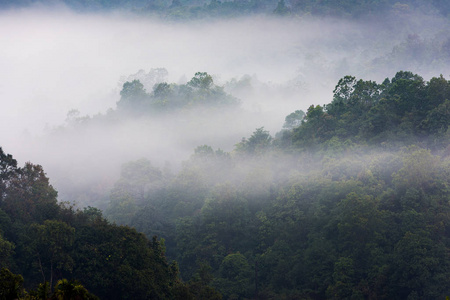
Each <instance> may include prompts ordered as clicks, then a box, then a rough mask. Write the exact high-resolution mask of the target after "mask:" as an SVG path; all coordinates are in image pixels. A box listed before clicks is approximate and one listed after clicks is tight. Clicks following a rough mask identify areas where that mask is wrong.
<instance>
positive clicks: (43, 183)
mask: <svg viewBox="0 0 450 300" xmlns="http://www.w3.org/2000/svg"><path fill="white" fill-rule="evenodd" d="M8 185H9V186H8V193H7V195H6V196H5V197H4V199H3V202H2V203H1V205H2V208H3V210H4V211H5V212H6V213H8V214H9V216H10V217H12V218H14V220H15V221H21V222H24V223H28V222H42V221H44V220H46V219H52V218H54V217H55V216H56V215H57V213H58V211H59V206H58V204H57V200H56V197H57V194H58V193H57V191H56V190H55V189H54V188H53V187H52V186H51V185H50V183H49V179H48V177H47V176H46V174H45V173H44V170H43V168H42V166H40V165H33V164H31V163H29V162H27V163H26V164H25V166H24V167H23V168H21V169H19V170H18V171H17V172H15V173H14V174H13V176H12V177H11V178H10V180H9V183H8Z"/></svg>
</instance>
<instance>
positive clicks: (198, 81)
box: [188, 72, 214, 90]
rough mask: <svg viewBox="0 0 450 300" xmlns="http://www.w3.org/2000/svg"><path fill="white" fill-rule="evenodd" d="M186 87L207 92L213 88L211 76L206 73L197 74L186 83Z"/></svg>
mask: <svg viewBox="0 0 450 300" xmlns="http://www.w3.org/2000/svg"><path fill="white" fill-rule="evenodd" d="M188 85H189V86H191V87H193V88H198V89H202V90H207V89H210V88H211V87H213V85H214V81H213V78H212V76H211V75H209V74H208V73H206V72H197V73H195V75H194V77H192V79H191V80H190V81H189V82H188Z"/></svg>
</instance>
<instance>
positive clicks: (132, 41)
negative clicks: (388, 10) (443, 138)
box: [0, 9, 450, 200]
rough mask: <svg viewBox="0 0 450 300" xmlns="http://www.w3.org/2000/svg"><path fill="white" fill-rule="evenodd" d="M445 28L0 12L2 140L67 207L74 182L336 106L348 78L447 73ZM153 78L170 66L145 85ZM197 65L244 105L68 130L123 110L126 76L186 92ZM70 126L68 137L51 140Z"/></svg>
mask: <svg viewBox="0 0 450 300" xmlns="http://www.w3.org/2000/svg"><path fill="white" fill-rule="evenodd" d="M446 28H449V27H448V21H446V20H442V19H439V18H435V17H433V16H416V15H412V13H411V14H410V15H408V14H407V13H403V14H401V15H396V16H393V18H392V19H387V20H383V21H382V22H376V21H366V22H349V21H342V20H335V19H333V20H325V19H320V20H319V19H312V18H308V17H303V18H292V19H279V18H271V17H264V16H256V17H247V18H239V19H231V20H208V21H198V22H197V21H193V22H189V23H170V22H163V21H160V20H157V19H147V18H143V17H136V16H129V15H123V14H120V13H117V12H113V13H110V14H75V13H73V12H71V11H69V10H67V9H54V10H46V9H40V10H39V9H25V10H15V11H6V12H1V13H0V44H1V45H2V47H1V48H0V99H1V106H2V109H1V110H0V137H1V143H2V144H1V145H0V146H2V147H3V149H4V150H5V151H6V152H8V153H12V154H13V155H14V156H15V157H16V158H17V159H18V160H19V162H20V163H24V162H25V161H31V162H33V163H37V164H42V165H43V166H44V169H45V170H46V171H47V173H48V175H49V177H50V178H51V180H52V182H53V184H54V185H55V187H56V188H57V189H58V190H60V195H62V196H61V197H62V198H63V200H73V199H75V198H77V197H78V198H79V197H80V196H73V195H71V194H70V193H69V192H68V191H67V188H68V187H69V186H77V185H78V186H80V187H81V186H83V185H89V184H91V183H92V182H96V184H97V185H96V186H97V188H98V190H99V191H107V190H108V187H109V186H110V184H111V182H113V181H114V180H115V179H116V178H117V176H118V172H119V168H120V165H121V164H122V163H124V162H127V161H130V160H134V159H138V158H140V157H146V158H148V159H150V160H151V161H152V163H154V164H155V165H156V166H158V167H161V166H163V165H164V164H165V163H166V162H169V163H170V164H171V165H173V166H174V169H176V168H177V166H178V165H179V163H180V162H181V161H183V160H186V159H187V158H188V157H189V156H190V155H191V154H192V152H193V149H194V148H195V147H196V146H198V145H203V144H208V145H210V146H212V147H213V148H215V149H216V148H221V149H224V150H225V151H232V150H233V146H234V144H236V143H238V142H239V141H240V139H241V138H242V137H244V136H245V137H248V136H250V135H251V133H252V132H253V131H254V129H255V128H259V127H262V126H264V128H265V129H266V130H269V131H270V133H271V134H272V136H274V135H275V133H276V132H278V131H279V130H281V128H282V125H283V122H284V117H285V116H287V115H288V114H290V113H291V112H293V111H295V110H298V109H302V110H305V111H306V109H307V108H308V106H309V105H311V104H321V105H322V104H325V103H329V102H330V101H331V97H332V91H333V88H334V86H335V85H336V83H337V81H338V80H339V78H341V77H343V76H345V75H355V76H357V77H358V78H362V79H364V80H377V81H379V82H381V81H382V80H383V79H384V78H386V77H392V76H393V75H394V74H395V72H396V71H398V70H400V69H402V70H411V71H413V72H419V73H420V75H422V76H424V77H425V79H429V78H430V77H431V76H438V75H439V74H440V73H443V74H444V75H448V74H446V72H447V73H448V70H449V61H450V60H446V59H445V58H446V56H445V55H446V54H445V49H446V48H445V47H446V46H445V45H446V43H448V44H449V45H450V42H449V41H450V34H449V32H448V30H447V31H446ZM414 49H416V52H414V53H412V52H413V50H414ZM449 49H450V48H449ZM433 51H434V52H433ZM433 53H437V54H433ZM404 54H408V55H410V56H411V57H412V58H414V59H400V58H401V57H404ZM433 57H434V58H433ZM424 59H431V60H432V63H426V62H424V61H425V60H424ZM433 59H434V60H433ZM152 70H153V71H154V70H160V71H161V72H159V73H155V74H153V75H154V76H153V77H151V76H150V77H149V76H148V74H150V73H151V72H153V71H152ZM164 70H165V71H164ZM198 71H203V72H208V73H209V74H211V75H212V76H213V78H214V81H215V83H216V84H218V85H220V86H223V87H224V88H225V91H227V92H228V93H231V94H232V95H234V96H235V97H237V98H239V99H240V105H239V106H238V107H236V108H234V109H233V110H232V111H226V110H223V111H222V110H216V111H201V110H184V111H181V112H177V113H174V114H172V115H170V114H169V115H165V116H164V117H158V118H153V119H146V120H143V119H139V120H128V121H127V122H121V123H119V124H115V123H114V122H112V123H102V124H101V125H99V126H97V127H95V126H93V125H90V126H89V127H82V126H81V127H76V126H75V127H73V128H70V130H67V127H70V126H69V124H68V123H67V122H66V117H67V112H69V111H71V110H72V109H76V110H79V111H80V115H81V116H83V115H89V116H90V117H93V116H95V115H97V114H102V115H107V111H108V109H115V108H116V102H117V101H118V100H119V99H120V95H119V92H120V89H121V85H122V84H123V83H124V82H125V81H127V80H131V79H140V80H142V81H143V83H144V85H145V88H146V90H147V92H148V93H151V92H152V85H153V84H154V83H158V82H161V81H167V82H169V83H178V84H183V83H186V82H187V81H188V80H189V79H190V78H192V77H193V76H194V74H195V72H198ZM107 124H110V125H107ZM111 124H112V125H111ZM61 125H62V126H63V127H65V128H66V130H62V131H60V132H61V134H55V133H54V132H55V128H56V127H58V126H61ZM72 125H73V124H72ZM91 185H92V184H91ZM99 193H101V192H99Z"/></svg>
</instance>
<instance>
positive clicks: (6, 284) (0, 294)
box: [0, 268, 24, 300]
mask: <svg viewBox="0 0 450 300" xmlns="http://www.w3.org/2000/svg"><path fill="white" fill-rule="evenodd" d="M23 292H24V290H23V277H22V276H21V275H16V274H13V273H11V271H9V270H8V269H6V268H2V269H1V270H0V299H1V300H10V299H19V298H20V297H21V296H22V295H23Z"/></svg>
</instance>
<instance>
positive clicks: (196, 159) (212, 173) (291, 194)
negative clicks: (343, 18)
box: [0, 71, 450, 299]
mask: <svg viewBox="0 0 450 300" xmlns="http://www.w3.org/2000/svg"><path fill="white" fill-rule="evenodd" d="M333 94H334V96H333V99H331V102H330V103H329V104H325V105H311V106H310V107H309V108H308V109H307V110H306V112H303V111H301V110H297V111H295V112H293V113H292V114H290V115H288V116H286V119H285V124H284V128H283V130H281V131H280V132H278V133H276V134H275V135H274V136H272V135H271V134H270V133H269V132H268V131H267V130H265V129H264V127H261V128H257V129H256V130H255V131H254V132H253V133H252V134H251V135H250V136H249V137H246V138H242V140H240V141H236V144H235V146H234V150H233V151H230V152H226V151H223V150H221V149H214V148H213V147H211V146H209V145H201V146H199V147H197V148H195V149H194V152H193V154H192V155H191V157H190V158H189V159H188V160H187V161H185V162H184V163H183V165H182V168H181V170H180V171H179V172H176V173H175V172H172V171H171V170H170V169H169V168H167V169H160V168H158V167H156V166H155V165H154V164H152V162H150V161H149V160H148V159H146V158H142V159H139V160H134V161H130V162H128V163H126V164H124V165H123V166H122V171H121V176H120V179H119V180H118V181H117V182H116V183H115V184H114V186H113V188H112V189H111V192H110V194H109V197H108V205H107V207H106V209H105V210H104V212H101V211H100V210H99V209H96V208H93V207H87V208H84V209H77V208H76V207H74V206H72V205H70V204H68V203H60V202H58V201H57V192H56V191H55V190H54V189H53V188H52V186H51V185H50V184H49V180H48V178H47V177H46V175H45V173H44V171H43V169H42V167H41V166H38V165H33V164H32V163H26V164H25V166H24V167H18V166H17V162H16V161H15V160H14V159H13V157H12V156H11V155H7V154H5V153H4V152H3V151H1V153H0V155H1V157H0V158H1V160H0V162H1V164H0V179H1V181H0V196H1V203H0V232H1V235H0V237H1V240H0V256H1V262H2V263H1V266H0V267H5V268H7V269H3V270H2V274H1V276H5V277H4V278H7V280H3V281H2V282H4V283H2V290H1V291H0V295H3V294H2V293H5V292H11V290H13V293H16V294H14V297H17V296H20V297H25V298H26V297H28V298H31V299H45V298H49V297H59V296H58V295H62V294H61V293H62V292H61V290H62V287H63V286H64V284H66V285H69V284H68V283H70V284H72V286H76V285H77V284H78V285H79V286H80V285H81V286H82V287H83V288H84V290H83V289H81V288H79V289H78V290H82V291H83V293H84V294H83V296H80V297H85V298H86V299H89V297H91V298H95V297H99V298H101V299H220V298H221V297H222V298H223V299H445V297H446V296H448V295H450V284H449V282H448V278H449V275H450V274H449V272H450V271H449V270H450V266H449V264H450V258H449V256H448V253H449V250H450V239H449V238H450V236H449V231H450V202H449V200H450V197H449V196H450V194H449V193H450V158H449V157H450V148H449V147H450V146H449V140H450V131H449V123H450V122H449V121H450V102H449V101H450V81H448V80H447V79H445V78H444V77H443V76H442V75H441V76H438V77H434V78H432V79H430V80H429V81H425V80H424V79H423V78H422V77H420V76H419V75H417V74H413V73H411V72H405V71H401V72H398V73H397V74H395V76H394V77H392V78H390V79H389V78H388V79H386V80H384V81H383V82H382V83H376V82H373V81H365V80H362V79H356V78H354V77H352V76H346V77H344V78H342V79H341V80H340V81H339V82H338V83H337V85H336V88H335V90H334V93H333ZM214 95H219V97H218V98H217V97H216V96H214ZM121 97H122V98H121V100H120V101H119V102H118V105H117V109H116V110H113V111H110V112H109V113H108V114H107V115H104V116H97V117H94V118H91V119H86V118H84V119H83V118H80V119H77V120H75V121H76V122H75V123H72V124H71V126H73V127H72V128H71V130H77V128H80V129H83V128H86V126H89V124H93V123H98V122H105V123H107V124H114V122H123V121H124V120H126V119H127V118H137V117H138V118H154V117H155V115H158V114H171V113H175V112H176V111H179V110H181V111H182V112H186V111H188V110H189V109H190V108H192V107H195V106H197V105H200V106H201V105H206V106H207V107H208V109H217V107H219V108H221V107H224V106H235V105H237V103H238V101H237V100H236V99H235V98H234V97H232V96H230V95H228V94H226V93H225V92H224V91H223V89H221V88H220V87H218V86H216V85H215V84H214V83H213V81H212V78H211V77H210V76H209V75H208V74H207V73H201V72H200V73H197V74H196V75H195V76H194V77H193V79H192V80H191V81H189V82H188V84H186V85H176V84H167V83H159V84H157V85H155V87H154V90H153V92H152V93H149V92H147V91H145V89H144V88H143V86H142V84H141V83H140V82H139V81H137V80H132V81H129V82H125V83H124V84H123V89H122V92H121ZM208 99H209V100H208ZM213 99H218V100H217V101H214V100H213ZM220 99H222V100H220ZM65 130H68V129H67V128H60V129H59V131H60V132H65ZM124 226H125V227H124ZM155 236H157V237H155ZM161 238H162V239H161ZM171 260H174V262H173V263H169V262H168V261H171ZM175 261H176V262H175ZM8 270H10V271H11V272H13V273H10V272H9V271H8ZM14 274H21V276H23V277H20V276H19V275H14ZM64 280H66V281H64ZM74 280H78V281H74ZM7 282H13V283H16V286H15V287H14V288H13V289H11V288H10V287H9V286H8V285H7V284H6V283H7ZM22 282H23V285H24V286H25V289H26V290H27V291H28V293H27V294H26V295H25V294H24V293H23V290H22V289H21V284H22ZM45 282H48V284H45ZM4 291H5V292H4ZM42 291H47V294H46V295H47V296H45V295H44V296H42ZM88 291H89V292H88ZM94 295H96V296H94ZM33 297H34V298H33ZM74 297H75V296H74ZM5 299H7V298H5ZM71 299H75V298H71ZM83 299H84V298H83Z"/></svg>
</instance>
